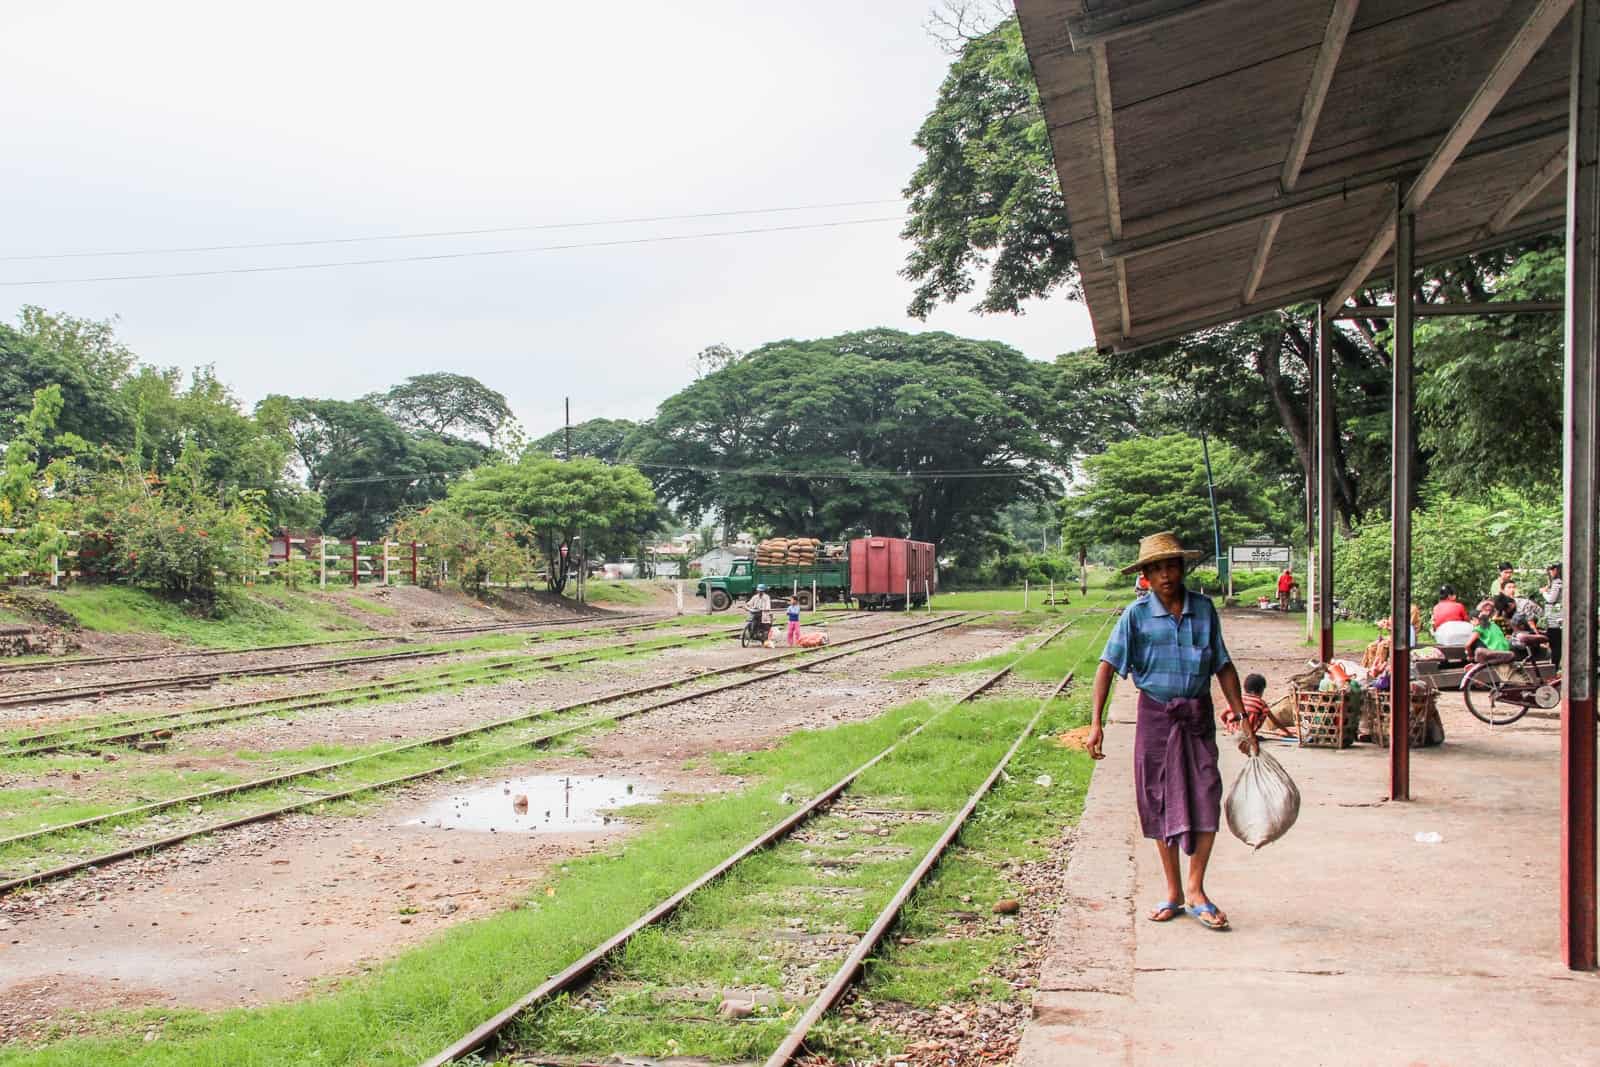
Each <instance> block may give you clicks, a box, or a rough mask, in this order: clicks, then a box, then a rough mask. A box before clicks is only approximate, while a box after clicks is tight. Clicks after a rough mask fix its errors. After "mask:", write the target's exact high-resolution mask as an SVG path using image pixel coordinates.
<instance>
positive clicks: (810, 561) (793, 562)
mask: <svg viewBox="0 0 1600 1067" xmlns="http://www.w3.org/2000/svg"><path fill="white" fill-rule="evenodd" d="M821 547H822V542H821V541H819V540H817V539H816V538H815V537H769V538H767V539H766V540H765V541H762V542H761V543H760V544H759V545H757V546H756V563H757V564H758V565H759V566H762V567H811V566H815V565H816V562H817V552H818V550H819V549H820V548H821Z"/></svg>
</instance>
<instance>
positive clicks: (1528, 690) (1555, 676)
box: [1461, 646, 1561, 726]
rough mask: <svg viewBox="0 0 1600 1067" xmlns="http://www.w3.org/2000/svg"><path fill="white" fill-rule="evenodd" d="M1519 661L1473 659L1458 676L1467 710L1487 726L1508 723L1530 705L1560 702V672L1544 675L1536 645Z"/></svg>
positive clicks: (1547, 707) (1544, 708)
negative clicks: (1525, 657)
mask: <svg viewBox="0 0 1600 1067" xmlns="http://www.w3.org/2000/svg"><path fill="white" fill-rule="evenodd" d="M1524 647H1528V648H1529V655H1528V658H1527V659H1526V660H1523V661H1522V662H1520V663H1516V662H1508V663H1475V664H1473V665H1472V666H1470V667H1468V668H1467V671H1466V673H1465V674H1463V675H1462V676H1461V693H1462V696H1464V697H1465V698H1466V702H1467V710H1468V711H1470V712H1472V714H1473V715H1474V716H1475V717H1476V718H1477V719H1478V720H1479V721H1480V722H1483V723H1486V724H1488V725H1490V726H1509V725H1510V724H1512V723H1514V722H1516V721H1517V720H1518V719H1520V718H1522V717H1523V716H1524V715H1526V714H1527V713H1528V709H1529V708H1539V709H1540V710H1542V711H1549V710H1550V709H1551V708H1554V707H1555V706H1556V705H1558V704H1560V703H1561V673H1560V672H1559V671H1554V673H1552V674H1551V675H1550V676H1548V677H1546V675H1545V673H1544V670H1543V668H1541V667H1540V665H1539V659H1538V657H1537V656H1536V655H1535V654H1534V653H1535V652H1536V651H1537V650H1536V648H1533V647H1529V646H1524Z"/></svg>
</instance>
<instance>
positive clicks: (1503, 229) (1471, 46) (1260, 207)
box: [1017, 0, 1572, 349]
mask: <svg viewBox="0 0 1600 1067" xmlns="http://www.w3.org/2000/svg"><path fill="white" fill-rule="evenodd" d="M1570 7H1571V0H1513V2H1506V0H1446V2H1442V3H1441V2H1438V0H1366V2H1364V3H1362V2H1359V0H1272V2H1270V3H1268V2H1262V0H1017V11H1018V15H1019V17H1020V19H1021V25H1022V32H1023V38H1024V40H1025V42H1026V44H1027V48H1028V54H1029V57H1030V59H1031V60H1032V63H1033V69H1034V74H1035V76H1036V77H1037V79H1038V82H1039V90H1040V96H1041V100H1042V103H1043V107H1044V115H1045V119H1046V121H1047V123H1048V126H1049V130H1050V137H1051V141H1052V144H1053V146H1054V149H1055V160H1056V170H1057V172H1058V173H1059V175H1060V178H1061V188H1062V193H1063V195H1064V196H1065V199H1066V208H1067V214H1068V217H1069V219H1070V225H1071V228H1072V237H1073V241H1074V243H1075V245H1076V247H1077V251H1078V257H1079V266H1080V270H1081V272H1082V279H1083V289H1084V296H1085V299H1086V302H1087V304H1088V307H1089V312H1090V315H1091V317H1092V319H1093V322H1094V332H1095V338H1096V342H1097V343H1098V344H1099V346H1100V347H1101V348H1119V349H1128V348H1135V347H1138V346H1139V345H1141V344H1147V343H1150V342H1152V341H1158V340H1162V339H1165V338H1170V337H1174V336H1177V335H1180V334H1183V333H1187V332H1190V331H1192V330H1196V329H1200V328H1202V327H1205V326H1211V325H1217V324H1219V323H1224V322H1230V321H1233V320H1236V319H1240V318H1244V317H1246V316H1249V315H1252V314H1256V313H1259V312H1262V311H1268V310H1271V309H1273V308H1278V307H1283V306H1285V305H1287V304H1292V303H1298V302H1302V301H1309V300H1317V301H1323V302H1325V303H1327V304H1328V305H1329V310H1330V311H1331V310H1333V309H1334V308H1337V307H1339V306H1341V305H1343V304H1344V302H1345V301H1346V300H1347V299H1348V298H1349V297H1350V296H1351V295H1352V294H1353V293H1354V292H1355V291H1356V290H1357V289H1358V288H1359V287H1360V286H1361V285H1362V284H1364V283H1365V282H1366V281H1367V279H1368V278H1370V277H1374V276H1377V275H1379V274H1380V273H1381V272H1382V271H1383V270H1384V269H1385V268H1386V267H1387V266H1388V265H1389V264H1390V263H1391V258H1390V254H1391V250H1392V249H1391V245H1392V235H1393V232H1394V217H1395V212H1396V210H1397V195H1398V194H1397V192H1396V189H1397V185H1398V187H1399V189H1400V192H1401V193H1402V194H1404V195H1405V196H1406V201H1405V204H1406V207H1407V208H1408V209H1409V210H1412V211H1413V213H1414V214H1415V216H1416V235H1417V237H1416V249H1417V261H1418V263H1419V264H1421V263H1425V262H1430V261H1435V262H1436V261H1437V260H1439V259H1441V258H1446V257H1448V256H1450V255H1455V254H1459V253H1462V252H1467V251H1472V250H1475V249H1481V248H1487V247H1492V246H1495V245H1499V244H1505V243H1508V242H1509V241H1511V240H1515V239H1517V238H1520V237H1525V236H1531V235H1533V234H1536V233H1543V232H1548V231H1551V230H1555V229H1559V228H1560V227H1561V225H1562V223H1563V219H1564V216H1565V209H1566V189H1565V182H1564V181H1561V180H1559V179H1560V177H1561V176H1562V174H1563V173H1564V171H1565V168H1566V159H1567V108H1568V80H1569V67H1570V66H1571V62H1572V60H1571V51H1572V49H1571V40H1572V38H1571V30H1570V25H1569V23H1570V18H1569V17H1568V15H1567V12H1568V9H1569V8H1570Z"/></svg>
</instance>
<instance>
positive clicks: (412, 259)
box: [0, 215, 906, 288]
mask: <svg viewBox="0 0 1600 1067" xmlns="http://www.w3.org/2000/svg"><path fill="white" fill-rule="evenodd" d="M905 218H906V216H904V215H882V216H879V217H876V218H869V219H844V220H841V221H838V222H807V223H797V224H796V225H793V226H756V227H752V228H750V229H745V230H717V231H714V232H711V233H685V234H676V235H673V236H667V237H632V238H618V239H617V240H614V241H583V242H578V243H574V244H564V245H533V246H530V247H525V248H490V249H482V250H479V251H475V252H436V253H433V254H431V255H421V256H386V257H380V258H376V259H343V260H332V261H329V262H326V263H285V264H281V265H278V266H270V267H221V268H216V269H213V270H181V271H161V272H156V273H151V274H101V275H95V276H91V277H85V278H30V279H27V280H24V281H3V282H0V287H3V288H12V287H16V286H23V285H78V284H83V283H87V282H141V281H153V280H156V279H162V278H206V277H213V276H216V275H222V274H280V273H284V272H287V271H299V270H329V269H332V268H335V267H367V266H375V265H377V264H380V263H426V262H431V261H434V260H447V259H479V258H482V257H485V256H519V255H528V254H531V253H535V252H568V251H573V250H576V249H582V248H618V247H621V246H625V245H649V244H668V243H671V242H674V241H702V240H706V239H707V238H712V237H742V236H745V235H747V234H755V233H788V232H793V231H797V230H831V229H838V228H840V227H843V226H866V225H869V224H872V223H878V222H904V221H905Z"/></svg>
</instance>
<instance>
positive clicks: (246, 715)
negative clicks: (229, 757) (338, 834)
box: [0, 627, 739, 759]
mask: <svg viewBox="0 0 1600 1067" xmlns="http://www.w3.org/2000/svg"><path fill="white" fill-rule="evenodd" d="M621 629H628V627H622V628H621ZM608 632H615V631H608ZM738 632H739V628H738V627H734V628H732V629H728V628H726V627H717V628H715V629H711V630H694V631H687V632H680V633H679V634H670V635H669V634H662V635H657V636H650V637H644V638H640V639H637V640H634V641H621V642H618V643H616V644H610V645H601V646H599V647H596V648H584V649H572V650H569V651H566V652H544V653H540V654H538V655H534V656H524V655H515V656H511V657H504V658H488V659H484V660H479V661H468V662H466V663H462V664H459V665H458V666H456V667H455V668H452V670H454V671H457V672H461V674H462V675H463V676H460V677H456V676H452V675H445V674H441V675H436V676H434V677H432V678H396V679H391V680H379V681H373V682H363V683H361V684H360V685H352V686H342V687H340V688H336V689H317V690H312V691H311V692H308V693H297V694H291V695H287V696H274V697H259V698H257V699H254V700H241V701H237V702H234V703H230V704H212V705H210V706H208V707H202V708H189V709H186V710H179V711H162V712H153V713H151V714H148V715H133V716H127V717H125V718H121V719H112V720H109V721H101V722H95V723H84V724H83V725H81V726H71V727H64V728H62V729H60V730H50V731H43V732H40V733H36V734H28V735H26V736H23V737H18V738H13V739H12V741H11V745H12V747H10V748H0V759H5V758H12V757H21V756H40V755H45V754H47V753H51V752H61V751H65V750H67V749H72V748H80V747H82V746H84V745H117V744H125V743H127V742H130V741H137V740H139V739H140V738H143V737H148V736H149V735H151V734H153V733H157V732H158V731H163V730H168V731H170V730H192V729H196V728H199V727H202V726H216V725H219V724H221V723H229V722H238V721H240V720H243V719H251V718H256V717H259V716H262V715H273V714H276V713H278V712H280V711H314V710H316V709H318V708H330V707H339V706H341V705H344V704H354V703H357V702H358V701H363V700H373V699H376V698H378V697H384V696H397V695H406V694H410V693H426V692H431V691H434V690H438V689H446V688H449V687H450V686H454V685H470V684H473V683H474V682H477V681H489V680H491V678H492V677H493V675H495V674H496V673H502V676H503V677H513V678H514V677H518V676H520V675H522V674H524V673H531V672H533V671H540V670H559V669H561V668H562V667H569V666H577V665H578V664H581V663H590V662H593V661H594V660H597V659H601V658H604V657H605V656H607V655H609V654H611V653H616V652H624V653H628V654H645V653H650V652H657V651H665V650H667V649H672V648H681V647H682V646H684V645H688V644H693V643H694V642H695V641H699V640H702V639H704V638H706V637H713V636H716V635H717V634H723V633H734V634H737V633H738ZM584 636H590V635H587V634H586V635H584ZM594 636H599V635H594ZM672 637H681V640H667V639H668V638H672ZM653 641H664V642H665V643H662V644H651V642H653ZM646 646H648V647H646ZM358 662H359V661H358ZM128 726H131V727H136V729H131V730H125V731H123V732H121V733H104V732H97V731H107V730H116V729H118V728H120V727H128ZM34 742H37V743H34Z"/></svg>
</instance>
